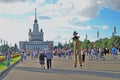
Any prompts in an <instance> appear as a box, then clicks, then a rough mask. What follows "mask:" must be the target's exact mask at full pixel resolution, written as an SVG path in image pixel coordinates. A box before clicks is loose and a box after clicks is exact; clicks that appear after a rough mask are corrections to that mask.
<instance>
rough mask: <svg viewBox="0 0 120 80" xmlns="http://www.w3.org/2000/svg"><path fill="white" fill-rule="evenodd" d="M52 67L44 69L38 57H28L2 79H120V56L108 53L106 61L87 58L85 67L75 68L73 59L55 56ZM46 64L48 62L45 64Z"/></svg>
mask: <svg viewBox="0 0 120 80" xmlns="http://www.w3.org/2000/svg"><path fill="white" fill-rule="evenodd" d="M52 64H53V65H52V69H50V70H48V69H45V70H42V69H41V68H40V64H39V61H38V59H34V60H31V59H30V57H29V56H28V57H27V60H26V61H24V62H19V63H18V64H17V65H16V66H14V67H13V68H12V69H11V70H10V71H9V72H8V73H7V74H6V76H4V78H3V77H2V80H120V57H119V56H118V59H116V60H112V57H111V56H110V55H107V58H106V61H102V60H99V61H89V60H88V59H86V61H85V63H83V68H82V69H81V68H80V67H79V66H77V68H76V69H75V68H74V65H73V60H71V59H68V57H66V58H58V57H57V56H54V59H53V62H52ZM45 65H46V64H45ZM0 80H1V79H0Z"/></svg>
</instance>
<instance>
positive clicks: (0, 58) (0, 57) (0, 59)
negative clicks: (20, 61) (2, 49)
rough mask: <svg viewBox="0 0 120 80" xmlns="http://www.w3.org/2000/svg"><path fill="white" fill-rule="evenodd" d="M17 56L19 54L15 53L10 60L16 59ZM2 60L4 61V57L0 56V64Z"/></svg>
mask: <svg viewBox="0 0 120 80" xmlns="http://www.w3.org/2000/svg"><path fill="white" fill-rule="evenodd" d="M18 56H20V53H15V54H12V55H11V58H16V57H18ZM4 60H5V56H0V62H2V61H4Z"/></svg>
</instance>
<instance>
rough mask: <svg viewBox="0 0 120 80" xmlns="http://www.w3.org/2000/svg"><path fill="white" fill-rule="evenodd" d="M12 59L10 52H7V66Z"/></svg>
mask: <svg viewBox="0 0 120 80" xmlns="http://www.w3.org/2000/svg"><path fill="white" fill-rule="evenodd" d="M10 59H11V55H10V52H7V54H6V65H7V67H9V66H10Z"/></svg>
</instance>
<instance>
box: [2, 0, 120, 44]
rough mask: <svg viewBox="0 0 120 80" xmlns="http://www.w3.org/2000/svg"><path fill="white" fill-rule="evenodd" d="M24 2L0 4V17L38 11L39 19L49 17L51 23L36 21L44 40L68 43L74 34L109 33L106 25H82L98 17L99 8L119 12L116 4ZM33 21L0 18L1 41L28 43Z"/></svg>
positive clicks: (105, 1)
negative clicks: (101, 30) (105, 30)
mask: <svg viewBox="0 0 120 80" xmlns="http://www.w3.org/2000/svg"><path fill="white" fill-rule="evenodd" d="M2 1H4V0H2ZM12 1H15V0H12ZM18 1H22V0H18ZM27 1H28V0H26V1H25V2H24V1H23V2H19V3H7V4H6V3H0V14H9V15H16V16H20V15H24V14H26V13H29V12H31V11H33V10H34V8H35V7H37V13H38V16H48V17H50V19H46V20H42V19H39V21H38V22H39V28H43V31H44V32H45V33H44V37H45V40H56V41H61V42H65V41H68V40H70V39H71V38H72V33H73V31H80V30H85V31H87V30H96V29H97V30H98V29H108V28H109V26H107V25H103V26H97V25H96V26H90V25H89V26H84V25H82V24H81V23H82V22H84V21H89V20H91V19H93V18H95V17H96V16H97V15H98V14H99V9H100V8H101V5H102V7H109V8H112V9H115V10H119V0H116V1H114V0H58V2H57V3H56V4H47V3H45V0H36V3H32V2H31V3H29V2H27ZM109 1H110V2H109ZM33 21H34V15H32V16H31V15H30V16H29V17H25V18H23V19H20V20H19V19H13V18H9V19H8V18H4V17H2V18H0V25H1V26H0V33H1V34H2V38H5V39H6V40H9V41H10V42H19V40H28V29H29V28H33V25H32V24H33ZM2 26H4V27H2ZM27 26H28V27H27ZM9 27H10V28H9ZM8 28H9V29H8ZM15 33H16V34H15ZM83 35H84V34H81V40H84V36H83ZM14 40H15V41H14Z"/></svg>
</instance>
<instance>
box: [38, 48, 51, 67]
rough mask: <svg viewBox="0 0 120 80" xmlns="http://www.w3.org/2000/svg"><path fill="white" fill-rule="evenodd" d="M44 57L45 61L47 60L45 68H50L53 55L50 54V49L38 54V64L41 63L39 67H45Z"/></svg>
mask: <svg viewBox="0 0 120 80" xmlns="http://www.w3.org/2000/svg"><path fill="white" fill-rule="evenodd" d="M45 58H46V62H47V69H51V68H52V58H53V55H52V52H51V50H50V49H47V50H45V51H40V54H39V62H40V65H41V68H42V69H45V65H44V64H45Z"/></svg>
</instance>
